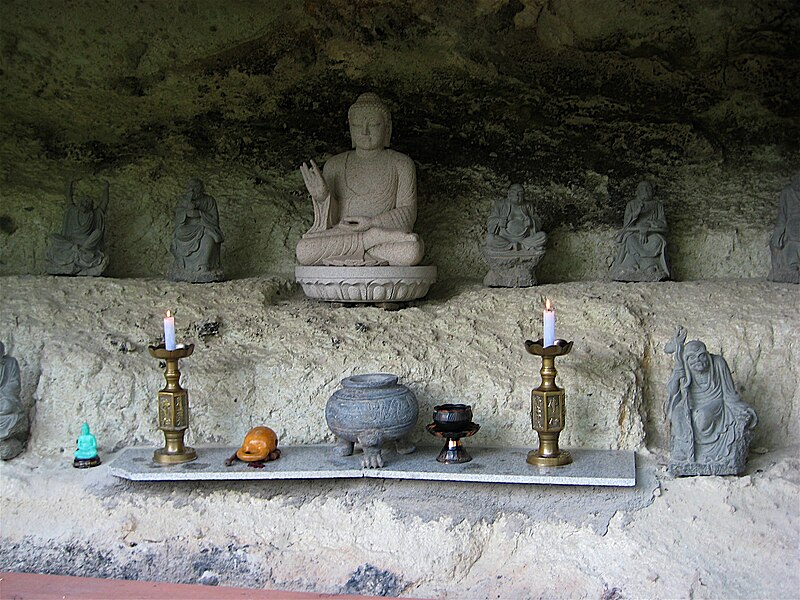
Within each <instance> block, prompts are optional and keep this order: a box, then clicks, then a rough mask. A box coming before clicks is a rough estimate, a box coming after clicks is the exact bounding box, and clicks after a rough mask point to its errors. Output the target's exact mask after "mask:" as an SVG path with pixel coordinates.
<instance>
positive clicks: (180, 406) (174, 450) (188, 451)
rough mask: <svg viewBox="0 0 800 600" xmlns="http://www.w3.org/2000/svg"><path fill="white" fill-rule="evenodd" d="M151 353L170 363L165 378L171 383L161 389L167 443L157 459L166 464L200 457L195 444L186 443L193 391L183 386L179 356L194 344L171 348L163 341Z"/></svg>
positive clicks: (160, 417)
mask: <svg viewBox="0 0 800 600" xmlns="http://www.w3.org/2000/svg"><path fill="white" fill-rule="evenodd" d="M148 349H149V350H150V355H151V356H153V357H154V358H158V359H160V360H163V361H165V362H166V363H167V366H166V369H165V370H164V378H165V379H166V380H167V385H166V386H165V387H164V389H162V390H160V391H159V392H158V428H159V429H160V430H161V431H163V432H164V438H165V443H164V447H163V448H161V449H159V450H156V451H155V452H154V453H153V460H154V461H155V462H157V463H159V464H162V465H175V464H179V463H185V462H189V461H192V460H194V459H196V458H197V452H195V450H194V448H189V447H188V446H184V444H183V436H184V434H185V433H186V430H187V429H189V392H187V391H186V390H185V389H183V388H182V387H181V384H180V379H181V372H180V371H179V370H178V360H180V359H181V358H186V357H187V356H191V354H192V352H194V344H189V345H187V346H183V345H178V346H177V347H176V348H175V350H167V349H166V348H165V347H164V346H163V345H160V346H149V347H148Z"/></svg>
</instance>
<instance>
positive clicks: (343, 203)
mask: <svg viewBox="0 0 800 600" xmlns="http://www.w3.org/2000/svg"><path fill="white" fill-rule="evenodd" d="M347 120H348V123H349V124H350V137H351V138H352V142H353V148H354V150H350V151H347V152H342V153H341V154H337V155H336V156H334V157H332V158H331V159H329V160H328V161H327V162H326V163H325V167H324V169H323V170H322V171H320V169H319V167H318V166H317V164H316V163H315V162H314V161H313V160H312V161H311V163H310V165H307V164H306V163H303V165H302V166H301V167H300V171H301V173H302V175H303V180H304V182H305V184H306V188H307V189H308V192H309V194H311V200H312V203H313V205H314V224H313V225H312V227H311V229H309V230H308V232H307V233H306V234H305V235H304V236H303V237H302V238H301V239H300V241H299V242H298V244H297V262H298V263H300V264H301V265H327V266H350V267H352V266H375V265H392V266H413V265H418V264H419V263H420V262H421V261H422V256H423V253H424V246H423V243H422V240H421V239H420V238H419V236H418V235H417V234H415V233H413V232H412V229H413V227H414V222H415V221H416V219H417V175H416V170H415V167H414V161H412V160H411V159H410V158H409V157H408V156H406V155H405V154H401V153H400V152H395V151H394V150H390V149H389V140H390V139H391V135H392V116H391V113H390V112H389V107H388V106H386V104H384V102H383V100H381V99H380V98H379V97H378V96H377V94H373V93H371V92H368V93H366V94H361V95H360V96H359V97H358V98H357V99H356V101H355V103H354V104H353V105H352V106H350V109H349V110H348V112H347Z"/></svg>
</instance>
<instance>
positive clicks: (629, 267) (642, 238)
mask: <svg viewBox="0 0 800 600" xmlns="http://www.w3.org/2000/svg"><path fill="white" fill-rule="evenodd" d="M666 234H667V219H666V217H665V216H664V207H663V206H662V205H661V202H659V201H658V200H654V199H653V184H652V183H650V182H649V181H642V182H641V183H639V187H637V188H636V197H635V198H634V199H633V200H631V201H630V202H628V205H627V206H626V207H625V224H624V225H623V226H622V230H621V231H620V232H619V233H618V234H617V235H616V237H615V240H616V242H617V255H616V258H615V259H614V262H613V264H612V265H611V279H613V280H615V281H661V280H662V279H667V278H668V277H669V269H668V268H667V239H666V237H665V236H666Z"/></svg>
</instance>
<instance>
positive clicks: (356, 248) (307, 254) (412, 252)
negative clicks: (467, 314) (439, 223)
mask: <svg viewBox="0 0 800 600" xmlns="http://www.w3.org/2000/svg"><path fill="white" fill-rule="evenodd" d="M329 231H331V233H330V234H328V235H320V234H316V235H314V236H304V237H303V238H302V239H300V241H299V242H298V244H297V253H296V254H297V262H298V263H300V264H301V265H338V266H341V265H351V266H357V265H379V264H388V265H394V266H413V265H416V264H419V263H420V261H421V260H422V256H423V254H424V251H425V247H424V245H423V243H422V240H420V239H419V236H417V235H416V234H415V233H405V232H403V231H397V230H392V229H382V228H378V227H373V228H372V229H368V230H367V231H364V232H347V231H342V230H340V229H339V230H336V229H333V230H329Z"/></svg>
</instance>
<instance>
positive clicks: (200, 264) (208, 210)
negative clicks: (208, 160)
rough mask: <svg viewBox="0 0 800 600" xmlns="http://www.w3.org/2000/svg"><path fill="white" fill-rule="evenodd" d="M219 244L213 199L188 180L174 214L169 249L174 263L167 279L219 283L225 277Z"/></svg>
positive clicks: (200, 184)
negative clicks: (173, 227) (173, 228)
mask: <svg viewBox="0 0 800 600" xmlns="http://www.w3.org/2000/svg"><path fill="white" fill-rule="evenodd" d="M223 241H225V238H224V237H223V235H222V230H221V229H220V228H219V213H218V212H217V202H216V200H214V198H213V197H212V196H209V195H208V194H206V193H205V191H204V189H203V182H202V181H200V180H199V179H190V180H189V183H188V184H187V185H186V193H185V194H184V195H183V196H182V197H181V199H180V200H179V201H178V208H177V209H176V211H175V230H174V232H173V234H172V245H171V247H170V251H171V252H172V255H173V256H174V257H175V260H174V261H173V263H172V268H171V269H170V271H169V278H170V279H171V280H172V281H188V282H191V283H208V282H211V281H222V280H223V279H224V278H225V275H224V273H223V272H222V267H221V265H220V258H219V254H220V246H221V245H222V242H223Z"/></svg>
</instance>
